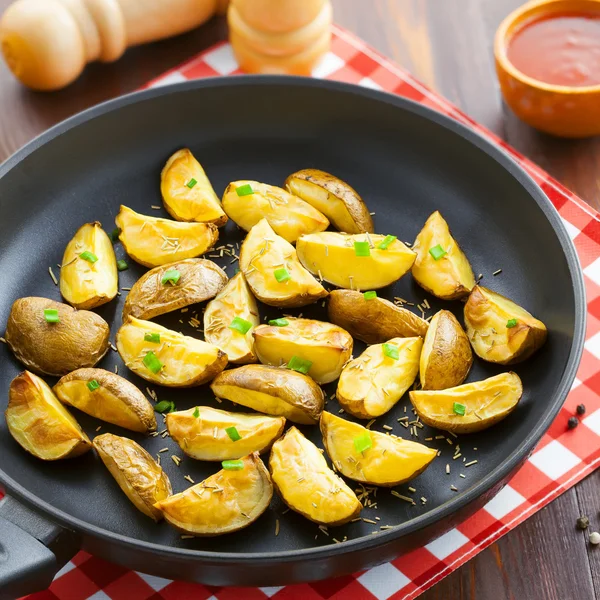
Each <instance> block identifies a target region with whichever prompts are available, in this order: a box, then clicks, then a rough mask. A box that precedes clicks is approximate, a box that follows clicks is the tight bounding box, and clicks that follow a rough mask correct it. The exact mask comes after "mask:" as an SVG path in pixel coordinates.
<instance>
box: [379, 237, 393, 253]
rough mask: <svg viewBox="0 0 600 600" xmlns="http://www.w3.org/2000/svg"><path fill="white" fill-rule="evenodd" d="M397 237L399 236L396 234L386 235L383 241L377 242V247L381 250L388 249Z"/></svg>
mask: <svg viewBox="0 0 600 600" xmlns="http://www.w3.org/2000/svg"><path fill="white" fill-rule="evenodd" d="M396 239H398V238H397V237H396V236H395V235H386V236H385V237H384V238H383V239H382V240H381V242H379V244H377V248H378V249H379V250H387V249H388V247H389V245H390V244H391V243H392V242H393V241H394V240H396Z"/></svg>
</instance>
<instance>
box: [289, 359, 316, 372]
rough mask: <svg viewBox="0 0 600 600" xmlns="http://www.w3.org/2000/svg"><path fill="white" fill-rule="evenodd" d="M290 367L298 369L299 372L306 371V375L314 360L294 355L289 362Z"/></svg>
mask: <svg viewBox="0 0 600 600" xmlns="http://www.w3.org/2000/svg"><path fill="white" fill-rule="evenodd" d="M287 367H288V369H292V371H298V373H304V375H306V374H307V373H308V372H309V371H310V368H311V367H312V362H311V361H310V360H306V359H304V358H300V357H299V356H292V358H290V362H289V363H288V364H287Z"/></svg>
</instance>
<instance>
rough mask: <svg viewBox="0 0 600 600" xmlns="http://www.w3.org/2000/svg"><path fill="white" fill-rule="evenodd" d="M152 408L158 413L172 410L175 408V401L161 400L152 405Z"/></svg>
mask: <svg viewBox="0 0 600 600" xmlns="http://www.w3.org/2000/svg"><path fill="white" fill-rule="evenodd" d="M154 410H155V411H156V412H158V413H167V412H174V411H175V410H176V409H175V402H173V401H172V400H161V401H160V402H159V403H158V404H155V405H154Z"/></svg>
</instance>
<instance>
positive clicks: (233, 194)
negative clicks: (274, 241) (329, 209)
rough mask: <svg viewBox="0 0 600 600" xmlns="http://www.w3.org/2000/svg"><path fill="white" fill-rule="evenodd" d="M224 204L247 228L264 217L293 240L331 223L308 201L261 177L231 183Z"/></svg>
mask: <svg viewBox="0 0 600 600" xmlns="http://www.w3.org/2000/svg"><path fill="white" fill-rule="evenodd" d="M238 189H239V190H240V192H239V193H238V191H237V190H238ZM240 194H242V195H240ZM223 208H224V209H225V212H226V213H227V215H228V217H229V218H230V219H231V220H232V221H235V223H237V225H239V227H241V228H242V229H243V230H244V231H250V230H251V229H252V228H253V227H254V226H255V225H256V224H257V223H258V222H259V221H260V220H261V219H267V221H268V222H269V225H270V226H271V227H272V228H273V231H274V232H275V233H276V234H277V235H280V236H281V237H282V238H283V239H284V240H286V241H288V242H290V243H293V242H295V241H296V240H297V239H298V238H299V237H300V236H301V235H303V234H305V233H314V232H315V231H325V229H327V227H328V226H329V220H328V219H327V217H326V216H325V215H324V214H323V213H321V212H319V211H318V210H317V209H316V208H313V207H312V206H311V205H310V204H308V202H304V200H301V199H300V198H298V196H294V195H293V194H290V193H288V192H286V191H285V190H282V189H281V188H279V187H277V186H274V185H268V184H266V183H259V182H258V181H248V180H243V181H233V182H232V183H230V184H229V185H228V186H227V189H226V190H225V193H224V194H223Z"/></svg>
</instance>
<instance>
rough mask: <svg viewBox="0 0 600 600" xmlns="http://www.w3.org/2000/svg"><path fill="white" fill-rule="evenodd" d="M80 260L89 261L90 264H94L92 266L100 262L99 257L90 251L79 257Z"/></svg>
mask: <svg viewBox="0 0 600 600" xmlns="http://www.w3.org/2000/svg"><path fill="white" fill-rule="evenodd" d="M79 258H83V260H87V261H88V262H89V263H92V264H94V263H95V262H96V261H97V260H98V257H97V256H96V255H95V254H94V253H93V252H90V251H89V250H86V251H85V252H82V253H81V254H80V255H79Z"/></svg>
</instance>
